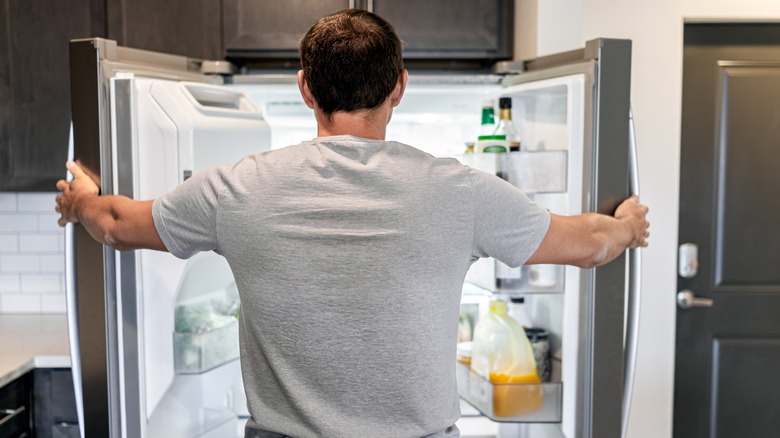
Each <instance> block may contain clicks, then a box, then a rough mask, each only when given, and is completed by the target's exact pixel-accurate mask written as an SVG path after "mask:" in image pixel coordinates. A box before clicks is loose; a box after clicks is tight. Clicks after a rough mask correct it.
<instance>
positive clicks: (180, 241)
mask: <svg viewBox="0 0 780 438" xmlns="http://www.w3.org/2000/svg"><path fill="white" fill-rule="evenodd" d="M222 179H223V178H222V172H221V168H213V169H209V170H205V171H203V172H199V173H197V174H195V175H194V176H193V177H192V178H190V179H188V180H187V181H185V182H183V183H182V184H179V185H178V186H176V188H174V189H173V190H171V191H170V192H168V193H166V194H164V195H163V196H161V197H160V198H157V199H156V200H155V201H154V204H152V217H153V219H154V226H155V228H156V229H157V232H158V233H159V235H160V238H161V239H162V241H163V243H164V244H165V247H166V248H168V251H169V252H170V253H171V254H173V255H175V256H176V257H179V258H182V259H185V258H189V257H192V256H193V255H195V254H196V253H198V252H201V251H217V252H219V245H218V243H217V214H218V209H219V201H220V192H221V190H222V188H223V187H224V184H223V182H222Z"/></svg>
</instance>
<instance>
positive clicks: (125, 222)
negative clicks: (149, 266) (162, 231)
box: [55, 162, 168, 251]
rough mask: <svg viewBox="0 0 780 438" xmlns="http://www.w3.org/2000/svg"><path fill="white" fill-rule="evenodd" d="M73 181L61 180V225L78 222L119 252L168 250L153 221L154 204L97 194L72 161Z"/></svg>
mask: <svg viewBox="0 0 780 438" xmlns="http://www.w3.org/2000/svg"><path fill="white" fill-rule="evenodd" d="M67 167H68V170H70V172H71V174H73V181H71V182H67V181H65V180H60V181H58V182H57V189H58V190H60V191H61V192H62V193H61V194H60V195H58V196H57V206H56V207H55V210H56V211H57V212H58V213H60V215H61V217H60V219H59V221H58V223H59V225H60V226H64V225H65V224H66V223H68V222H74V223H81V224H82V225H83V226H84V228H85V229H86V230H87V232H88V233H89V235H90V236H92V237H93V238H94V239H95V240H97V241H98V242H100V243H102V244H104V245H109V246H111V247H113V248H115V249H118V250H120V251H127V250H133V249H144V248H145V249H154V250H158V251H167V250H168V249H167V248H166V247H165V244H164V243H163V241H162V239H161V238H160V235H159V233H158V232H157V228H156V227H155V225H154V219H153V218H152V204H153V203H154V201H136V200H133V199H129V198H127V197H124V196H110V195H103V196H101V195H99V191H100V190H99V188H98V186H97V184H95V182H94V181H92V179H90V177H89V176H88V175H87V174H85V173H84V171H83V170H82V169H81V168H80V167H79V166H78V164H76V163H74V162H68V163H67Z"/></svg>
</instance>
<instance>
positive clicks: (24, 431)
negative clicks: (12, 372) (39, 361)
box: [0, 373, 32, 438]
mask: <svg viewBox="0 0 780 438" xmlns="http://www.w3.org/2000/svg"><path fill="white" fill-rule="evenodd" d="M31 379H32V378H31V375H30V373H27V374H24V375H23V376H21V377H19V378H17V379H16V380H13V381H11V382H10V383H8V384H6V385H5V386H3V387H2V388H0V438H16V437H24V436H29V435H30V434H31V425H32V422H31V421H30V416H31V415H32V403H31V401H32V391H31V389H30V386H31V384H30V381H31Z"/></svg>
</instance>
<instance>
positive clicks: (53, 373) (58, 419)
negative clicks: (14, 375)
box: [33, 368, 80, 438]
mask: <svg viewBox="0 0 780 438" xmlns="http://www.w3.org/2000/svg"><path fill="white" fill-rule="evenodd" d="M33 377H34V378H33V393H34V394H35V409H34V412H35V419H34V420H35V430H36V435H35V436H36V437H37V438H49V437H52V438H62V437H77V436H79V435H80V433H79V425H78V422H79V420H78V413H77V412H76V396H75V394H74V391H73V375H72V373H71V370H69V369H51V368H36V369H35V370H33Z"/></svg>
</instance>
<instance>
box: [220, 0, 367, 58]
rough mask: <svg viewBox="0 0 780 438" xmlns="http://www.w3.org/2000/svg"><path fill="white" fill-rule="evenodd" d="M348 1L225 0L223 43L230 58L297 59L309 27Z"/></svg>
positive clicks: (343, 7)
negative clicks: (300, 45)
mask: <svg viewBox="0 0 780 438" xmlns="http://www.w3.org/2000/svg"><path fill="white" fill-rule="evenodd" d="M353 3H354V1H352V2H350V1H349V0H285V1H273V2H269V1H266V2H259V1H253V0H224V1H223V19H224V23H225V26H224V29H223V34H224V41H225V49H226V51H227V55H228V57H229V58H230V59H233V60H236V61H238V63H242V62H244V61H247V60H262V59H269V58H270V59H297V58H298V44H299V43H300V41H301V38H303V36H304V35H305V34H306V31H308V30H309V28H310V27H311V25H312V24H314V22H315V21H316V20H317V19H318V18H320V17H323V16H325V15H328V14H330V13H331V12H336V11H338V10H341V9H345V8H348V7H350V5H351V4H353Z"/></svg>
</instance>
